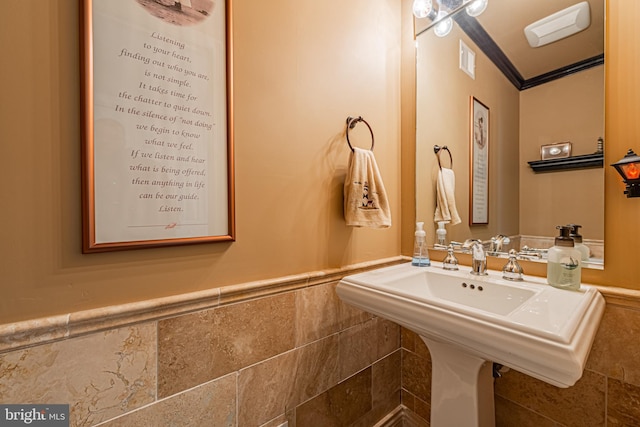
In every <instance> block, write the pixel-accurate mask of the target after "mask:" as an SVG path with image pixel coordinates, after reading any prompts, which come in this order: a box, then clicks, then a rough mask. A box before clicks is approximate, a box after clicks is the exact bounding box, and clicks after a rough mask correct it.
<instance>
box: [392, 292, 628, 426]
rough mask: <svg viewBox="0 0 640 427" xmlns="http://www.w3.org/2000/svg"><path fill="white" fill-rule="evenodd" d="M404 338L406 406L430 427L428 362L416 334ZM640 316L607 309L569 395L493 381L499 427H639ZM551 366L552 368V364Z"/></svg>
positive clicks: (532, 382) (542, 386)
mask: <svg viewBox="0 0 640 427" xmlns="http://www.w3.org/2000/svg"><path fill="white" fill-rule="evenodd" d="M401 336H402V357H403V359H402V403H403V404H404V405H405V406H406V407H407V408H408V409H409V410H411V411H412V412H413V413H414V414H415V415H418V416H419V417H420V418H422V420H423V421H424V423H425V424H424V425H428V420H429V415H430V412H429V400H430V391H429V387H430V372H431V370H430V359H429V355H428V353H429V352H428V349H427V347H426V345H424V343H423V342H422V340H421V339H420V338H419V337H418V336H417V335H416V334H414V333H413V332H410V331H408V330H406V329H404V328H402V331H401ZM638 360H640V310H639V309H638V304H637V302H634V303H632V304H626V305H617V304H615V303H611V302H610V299H609V298H607V306H606V309H605V313H604V316H603V318H602V322H601V325H600V329H599V330H598V333H597V335H596V338H595V341H594V343H593V347H592V349H591V353H590V354H589V358H588V360H587V364H586V368H585V371H584V374H583V376H582V378H581V379H580V380H579V381H578V382H577V383H576V384H575V385H574V386H573V387H570V388H566V389H561V388H558V387H554V386H551V385H549V384H547V383H545V382H543V381H540V380H537V379H534V378H532V377H529V376H527V375H524V374H521V373H519V372H517V371H514V370H509V371H508V372H506V373H504V374H503V376H502V377H501V378H498V379H497V380H496V381H495V405H496V425H497V426H498V427H500V426H503V427H512V426H518V427H529V426H531V427H539V426H576V427H584V426H594V427H595V426H602V427H605V426H606V427H612V426H640V405H639V404H638V402H640V363H638ZM549 363H552V362H551V361H550V362H549Z"/></svg>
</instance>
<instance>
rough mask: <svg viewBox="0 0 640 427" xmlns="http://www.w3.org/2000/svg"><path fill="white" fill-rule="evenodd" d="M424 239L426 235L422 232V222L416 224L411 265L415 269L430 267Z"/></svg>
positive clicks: (425, 239)
mask: <svg viewBox="0 0 640 427" xmlns="http://www.w3.org/2000/svg"><path fill="white" fill-rule="evenodd" d="M426 237H427V233H426V232H425V231H424V222H417V223H416V232H415V240H414V243H413V258H412V259H411V265H414V266H416V267H429V266H430V265H431V260H430V259H429V250H428V249H427V238H426Z"/></svg>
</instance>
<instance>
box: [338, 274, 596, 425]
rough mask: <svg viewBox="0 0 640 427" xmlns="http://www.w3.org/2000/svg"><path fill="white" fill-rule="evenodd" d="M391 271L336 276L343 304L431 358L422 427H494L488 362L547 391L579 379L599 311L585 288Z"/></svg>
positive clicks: (492, 276)
mask: <svg viewBox="0 0 640 427" xmlns="http://www.w3.org/2000/svg"><path fill="white" fill-rule="evenodd" d="M469 271H470V269H469V268H465V267H461V269H460V271H454V272H452V271H446V270H443V269H442V268H441V264H440V263H437V262H434V263H432V266H431V267H413V266H411V264H401V265H396V266H393V267H386V268H382V269H378V270H372V271H369V272H366V273H360V274H355V275H352V276H348V277H345V278H344V279H343V280H341V281H340V283H339V284H338V287H337V292H338V295H339V296H340V298H341V299H342V300H343V301H345V302H346V303H348V304H351V305H354V306H356V307H358V308H360V309H362V310H365V311H368V312H370V313H373V314H375V315H378V316H380V317H384V318H386V319H389V320H392V321H394V322H396V323H398V324H400V325H402V326H404V327H406V328H408V329H410V330H412V331H414V332H416V333H417V334H419V335H420V337H421V338H422V339H423V340H424V341H425V343H426V344H427V346H428V348H429V351H430V353H431V359H432V369H433V372H432V390H431V399H432V401H431V426H432V427H443V426H455V427H467V426H481V427H485V426H487V427H491V426H494V425H495V416H494V402H493V376H492V367H493V362H496V363H500V364H502V365H505V366H508V367H511V368H513V369H515V370H517V371H520V372H522V373H525V374H527V375H531V376H533V377H535V378H538V379H540V380H542V381H545V382H547V383H549V384H553V385H555V386H557V387H570V386H572V385H573V384H575V382H576V381H577V380H578V379H580V377H581V376H582V372H583V370H584V365H585V363H586V359H587V356H588V354H589V350H590V349H591V344H592V343H593V338H594V336H595V333H596V331H597V329H598V326H599V323H600V319H601V317H602V313H603V312H604V298H603V297H602V295H600V293H599V292H598V291H597V290H596V289H595V288H593V287H591V286H588V285H582V286H581V289H580V290H579V291H566V290H561V289H556V288H553V287H551V286H549V285H547V284H546V281H545V280H544V279H543V278H529V279H528V280H525V281H524V282H510V281H507V280H504V279H502V278H501V273H499V272H495V271H489V275H488V276H473V275H471V274H470V272H469Z"/></svg>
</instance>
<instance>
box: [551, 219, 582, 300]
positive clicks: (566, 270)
mask: <svg viewBox="0 0 640 427" xmlns="http://www.w3.org/2000/svg"><path fill="white" fill-rule="evenodd" d="M556 228H557V229H558V230H560V235H559V236H558V237H556V239H555V245H554V246H552V247H551V248H549V255H548V259H547V282H548V283H549V284H550V285H551V286H554V287H556V288H561V289H571V290H578V289H580V281H581V267H582V261H581V258H582V255H581V254H580V251H579V250H577V249H576V248H574V242H573V239H572V238H571V237H570V236H569V233H570V232H571V227H568V226H564V225H559V226H558V227H556Z"/></svg>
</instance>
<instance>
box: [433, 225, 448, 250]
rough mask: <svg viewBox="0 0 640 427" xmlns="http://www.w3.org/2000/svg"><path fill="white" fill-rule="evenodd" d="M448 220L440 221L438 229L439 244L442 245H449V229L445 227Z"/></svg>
mask: <svg viewBox="0 0 640 427" xmlns="http://www.w3.org/2000/svg"><path fill="white" fill-rule="evenodd" d="M446 223H447V222H446V221H438V229H437V230H436V236H437V237H438V244H439V245H442V246H446V245H447V229H446V228H444V225H445V224H446Z"/></svg>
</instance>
